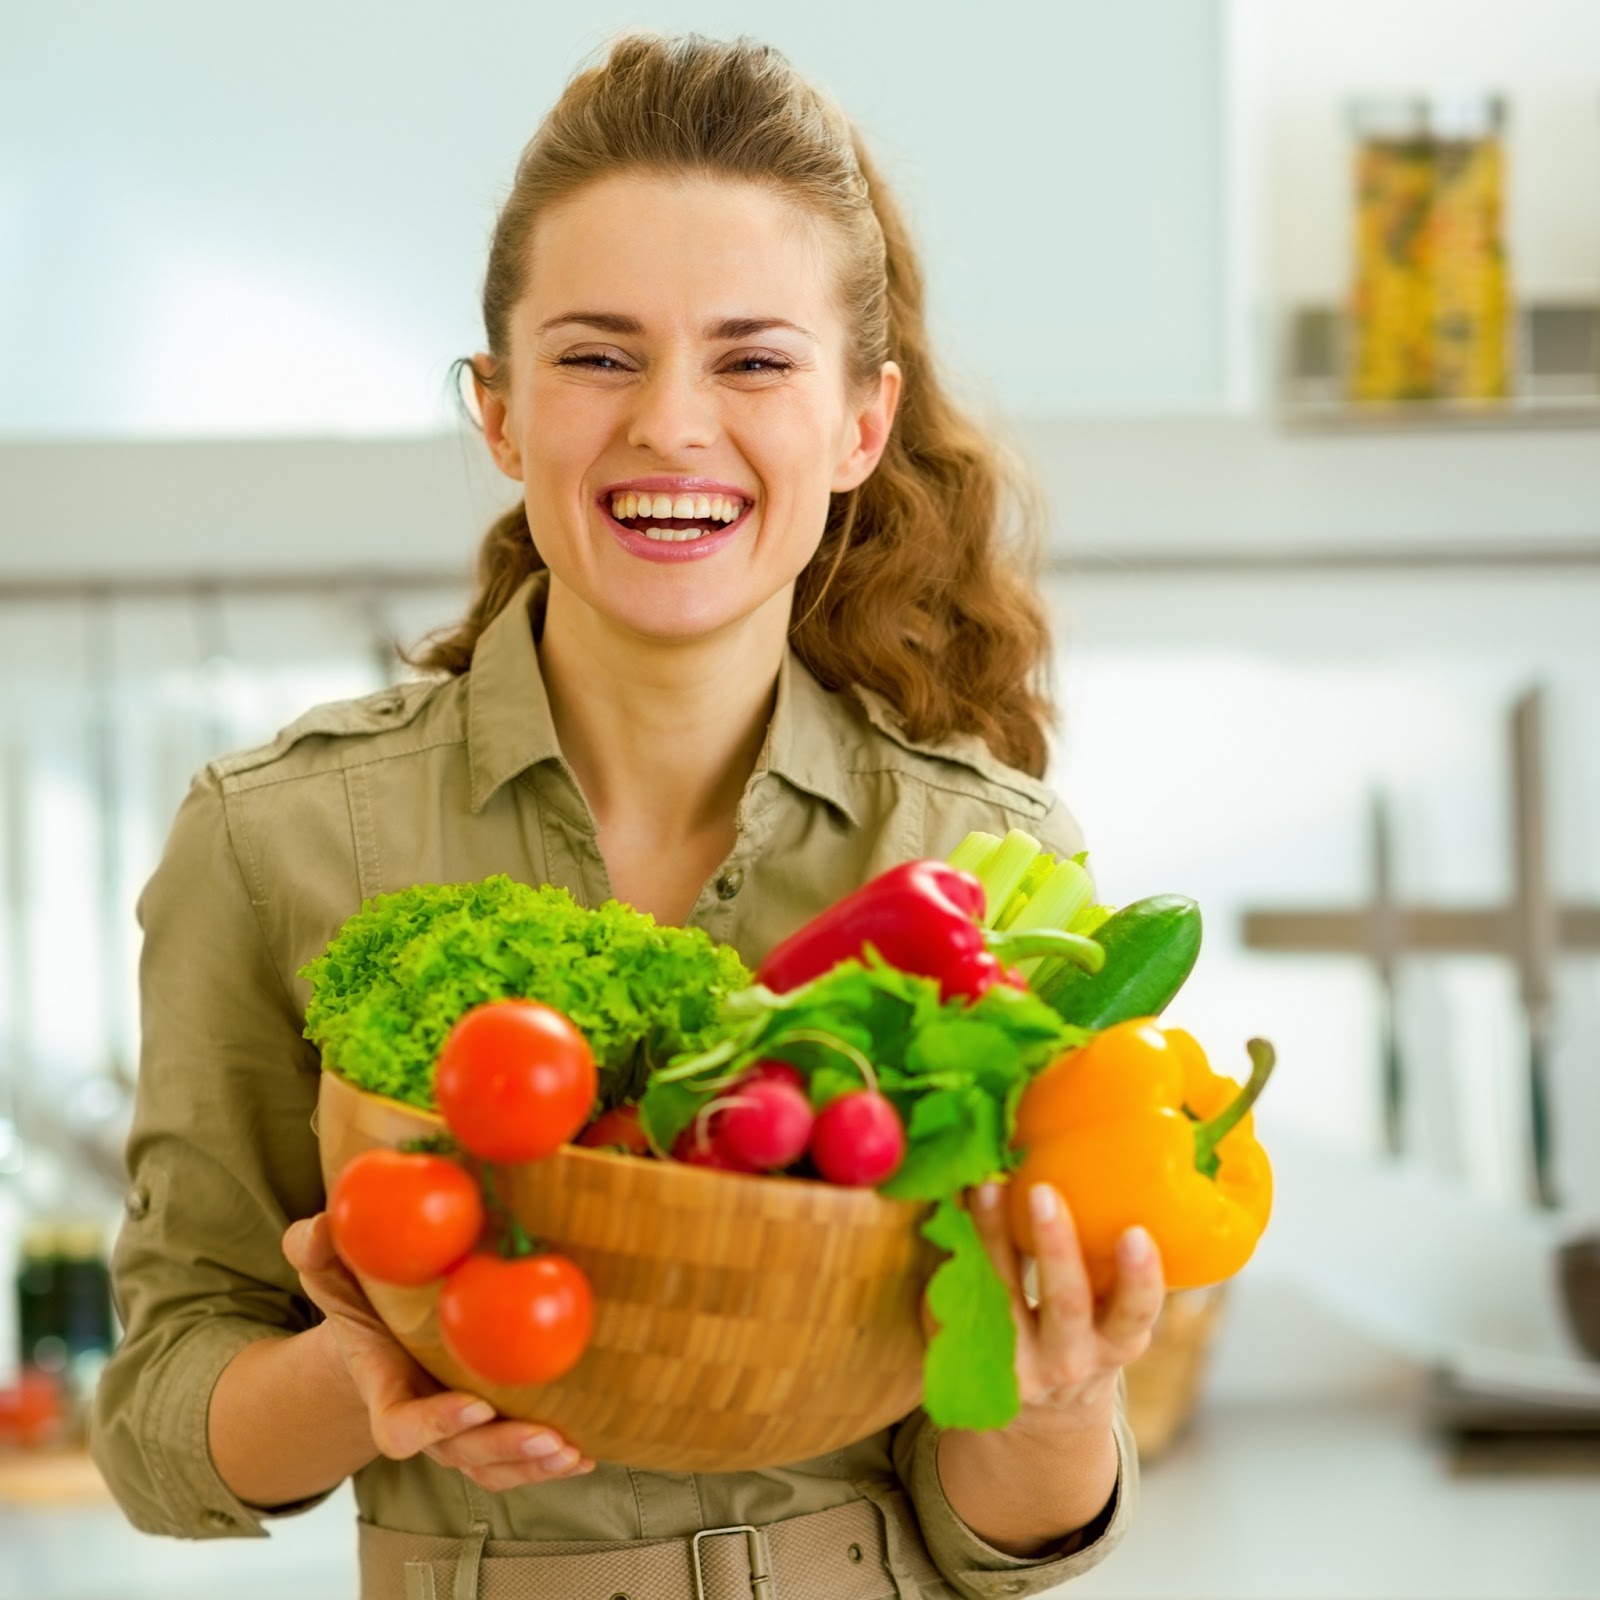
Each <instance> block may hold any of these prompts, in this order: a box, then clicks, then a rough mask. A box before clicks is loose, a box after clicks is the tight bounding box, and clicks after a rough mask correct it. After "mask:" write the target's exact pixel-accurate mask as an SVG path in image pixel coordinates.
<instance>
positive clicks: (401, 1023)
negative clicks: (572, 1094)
mask: <svg viewBox="0 0 1600 1600" xmlns="http://www.w3.org/2000/svg"><path fill="white" fill-rule="evenodd" d="M299 975H300V976H301V977H303V978H305V979H306V980H307V981H308V982H309V983H310V985H311V999H310V1002H309V1004H308V1005H307V1007H306V1022H305V1036H306V1038H308V1039H309V1040H311V1042H312V1043H313V1044H315V1045H316V1046H317V1047H318V1048H319V1049H320V1050H321V1052H322V1058H323V1062H324V1064H325V1065H326V1066H327V1067H329V1068H330V1069H331V1070H332V1071H334V1072H337V1073H338V1074H339V1075H340V1077H342V1078H345V1079H347V1080H348V1081H349V1082H351V1083H353V1084H354V1085H355V1086H356V1087H357V1088H360V1089H366V1090H369V1091H370V1092H372V1093H374V1094H381V1095H387V1096H389V1097H390V1098H391V1099H395V1100H403V1101H405V1102H407V1103H408V1104H410V1105H416V1106H422V1107H424V1108H427V1109H429V1110H431V1109H433V1106H434V1093H433V1073H434V1061H435V1059H436V1058H437V1056H438V1054H439V1050H440V1047H441V1046H442V1045H443V1044H444V1041H445V1038H446V1037H447V1036H448V1034H449V1032H450V1030H451V1028H452V1027H454V1026H455V1024H456V1022H457V1021H458V1020H459V1019H460V1018H461V1017H462V1016H463V1015H465V1013H466V1012H467V1011H469V1010H471V1008H472V1007H473V1006H476V1005H480V1004H482V1003H483V1002H484V1001H486V1000H502V999H507V998H520V999H529V1000H540V1001H543V1002H544V1003H545V1004H546V1005H549V1006H552V1007H554V1009H555V1010H557V1011H559V1012H561V1013H562V1014H563V1015H564V1016H566V1017H567V1018H568V1019H569V1020H570V1021H571V1022H572V1024H573V1025H574V1026H575V1027H576V1028H577V1029H578V1031H579V1032H580V1033H582V1034H583V1036H584V1038H585V1039H587V1040H588V1042H589V1048H590V1049H591V1050H592V1051H593V1052H594V1057H595V1063H596V1065H597V1067H598V1068H599V1072H600V1098H601V1102H602V1104H603V1105H605V1106H607V1107H610V1106H614V1105H618V1104H620V1103H621V1102H622V1101H623V1100H625V1099H630V1098H634V1097H636V1096H637V1095H638V1094H639V1093H640V1092H641V1091H642V1089H643V1087H644V1084H645V1081H646V1080H647V1078H648V1077H649V1074H650V1071H651V1069H652V1067H653V1066H654V1065H655V1064H657V1063H659V1062H663V1061H666V1060H667V1059H669V1058H670V1057H672V1056H674V1055H676V1054H679V1053H682V1052H685V1051H696V1050H701V1049H704V1048H705V1047H706V1046H707V1045H708V1044H709V1043H710V1042H712V1040H713V1039H714V1038H716V1037H718V1036H719V1030H718V1017H719V1006H720V1003H721V1001H722V999H723V997H724V996H726V995H728V994H731V993H733V992H735V991H737V990H739V989H742V988H745V987H746V986H748V985H749V983H750V981H751V976H750V973H749V971H748V969H747V968H746V967H745V965H744V963H743V962H742V961H740V959H739V957H738V955H737V953H736V952H735V951H734V950H733V949H732V948H731V947H729V946H727V945H719V944H715V943H713V941H712V940H711V938H710V937H709V936H708V935H707V934H706V933H705V932H704V931H703V930H701V929H699V928H671V927H663V926H661V925H660V924H658V923H657V922H656V920H655V918H654V917H652V916H650V915H649V914H648V913H646V912H642V911H635V910H634V909H633V908H632V907H631V906H626V905H623V904H622V903H621V902H619V901H616V900H609V901H607V902H606V903H605V904H604V905H603V906H601V907H599V908H598V909H597V910H594V911H590V910H587V909H585V908H584V907H582V906H580V905H578V903H577V902H576V901H575V900H574V899H573V898H572V896H571V895H570V894H569V893H568V892H567V891H566V890H565V889H559V888H556V887H554V886H552V885H549V884H546V885H543V886H541V887H539V888H534V887H533V886H531V885H529V884H525V883H518V882H516V881H515V880H513V879H511V878H508V877H506V876H505V875H504V874H499V875H496V876H494V877H490V878H484V879H482V880H480V881H478V882H476V883H449V884H418V885H416V886H415V887H413V888H409V889H402V890H400V891H399V892H398V893H395V894H385V895H377V896H374V897H373V898H371V899H369V900H367V901H365V902H364V903H363V904H362V907H361V909H360V910H359V911H358V912H356V914H355V915H354V916H352V917H351V918H349V920H348V921H346V922H345V924H344V925H343V926H342V927H341V928H340V929H339V931H338V933H337V934H336V935H335V936H334V938H333V940H332V941H331V942H330V943H329V945H328V947H327V949H326V950H325V951H324V952H323V953H322V954H321V955H320V956H318V957H317V958H316V959H315V960H314V961H311V962H309V963H308V964H307V965H306V966H305V967H303V968H302V969H301V971H300V974H299Z"/></svg>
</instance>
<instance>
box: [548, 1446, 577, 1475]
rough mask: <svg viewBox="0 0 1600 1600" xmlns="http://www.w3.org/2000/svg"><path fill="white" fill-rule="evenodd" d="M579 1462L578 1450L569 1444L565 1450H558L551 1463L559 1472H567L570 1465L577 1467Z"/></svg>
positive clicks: (551, 1458)
mask: <svg viewBox="0 0 1600 1600" xmlns="http://www.w3.org/2000/svg"><path fill="white" fill-rule="evenodd" d="M577 1464H578V1452H577V1451H576V1450H574V1449H572V1448H571V1446H568V1447H567V1448H566V1449H565V1450H561V1451H558V1452H557V1453H556V1454H555V1455H553V1456H551V1457H550V1465H551V1466H552V1467H554V1468H555V1469H556V1470H557V1471H558V1472H565V1471H566V1470H567V1468H568V1467H575V1466H577Z"/></svg>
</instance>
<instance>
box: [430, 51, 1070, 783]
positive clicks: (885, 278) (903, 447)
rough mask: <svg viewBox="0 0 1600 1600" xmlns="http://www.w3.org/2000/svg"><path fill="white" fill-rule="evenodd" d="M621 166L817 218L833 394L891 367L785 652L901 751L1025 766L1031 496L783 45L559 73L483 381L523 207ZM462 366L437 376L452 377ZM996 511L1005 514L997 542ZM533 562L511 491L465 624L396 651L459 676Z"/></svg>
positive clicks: (539, 135)
mask: <svg viewBox="0 0 1600 1600" xmlns="http://www.w3.org/2000/svg"><path fill="white" fill-rule="evenodd" d="M624 172H647V173H648V172H656V173H663V174H682V175H686V176H691V177H708V176H709V177H720V178H726V179H729V180H733V181H739V182H746V183H754V184H758V185H761V186H762V187H764V188H767V189H769V190H771V191H773V192H774V193H777V194H779V195H782V196H783V197H785V198H786V199H788V200H790V201H792V202H794V203H795V204H797V205H798V206H800V207H801V208H802V209H803V210H805V211H807V212H809V213H810V214H812V215H813V216H815V217H817V218H818V219H819V220H820V221H821V222H822V224H823V225H824V227H825V229H826V231H827V235H828V237H829V239H830V241H831V243H832V245H833V247H834V248H833V249H832V251H831V257H832V261H833V265H834V271H835V284H834V292H835V294H836V295H837V297H838V298H837V305H838V308H839V311H840V314H841V318H842V321H843V323H844V326H845V328H846V329H847V358H846V359H847V365H848V369H849V370H848V373H847V381H848V383H849V385H850V386H851V388H852V390H853V392H857V393H859V392H863V390H862V387H861V386H863V385H865V384H869V383H871V382H872V381H873V380H875V379H876V377H877V375H878V373H879V370H880V369H881V367H882V364H883V362H885V361H887V360H893V361H895V362H897V363H898V364H899V366H900V368H901V369H902V372H903V374H904V378H903V381H902V390H901V395H900V401H899V406H898V409H897V412H896V415H895V419H894V426H893V429H892V431H891V435H890V439H889V443H888V446H887V448H886V449H885V451H884V453H883V455H882V457H881V458H880V460H879V462H878V464H877V466H876V467H875V469H874V470H873V472H872V473H871V475H870V476H869V477H868V478H867V479H866V480H865V481H864V482H863V483H861V484H860V485H858V486H857V487H856V488H854V489H852V490H849V491H847V492H845V493H841V494H835V495H834V496H833V497H832V500H831V502H830V504H829V508H828V516H827V521H826V523H825V525H824V532H823V537H822V541H821V544H820V545H819V546H818V549H817V552H816V554H815V556H814V557H813V558H812V560H811V561H810V563H809V564H808V565H807V566H806V568H805V570H804V571H803V572H801V574H800V576H799V579H798V581H797V582H796V585H795V596H794V607H793V620H792V621H791V624H790V638H791V641H792V643H793V645H794V648H795V650H796V652H797V653H798V655H799V656H800V658H801V660H803V661H804V662H805V664H806V666H807V667H809V668H810V669H811V671H812V672H813V673H814V674H815V675H816V677H817V678H818V679H819V680H820V681H821V682H822V683H823V684H825V685H826V686H827V687H828V688H830V689H842V688H845V687H846V686H848V685H850V684H861V685H864V686H865V687H867V688H869V689H873V690H876V691H877V692H878V693H880V694H881V695H883V696H884V697H885V698H886V699H887V700H888V702H889V703H890V704H891V705H892V706H893V707H894V708H895V710H896V711H897V713H898V714H899V716H900V719H901V721H902V723H903V724H904V727H905V730H906V732H907V733H908V734H909V735H910V736H911V737H912V738H913V739H938V738H941V737H943V736H945V735H947V734H951V733H972V734H977V735H978V736H979V737H980V738H982V739H983V740H984V742H985V743H986V744H987V745H988V746H989V748H990V749H991V750H992V751H993V752H994V754H995V755H996V756H997V757H999V759H1000V760H1002V761H1004V762H1006V763H1007V764H1008V765H1010V766H1013V767H1018V768H1020V769H1022V770H1023V771H1025V772H1029V773H1031V774H1033V775H1034V776H1036V777H1037V776H1040V775H1042V773H1043V771H1044V767H1045V761H1046V756H1047V749H1046V728H1047V726H1048V725H1049V724H1050V723H1052V722H1053V721H1054V720H1055V713H1054V708H1053V706H1052V704H1051V702H1050V699H1049V697H1048V681H1049V649H1050V637H1049V630H1048V627H1047V624H1046V620H1045V611H1044V606H1043V603H1042V601H1041V599H1040V597H1039V595H1038V593H1037V588H1036V582H1035V579H1036V573H1037V559H1038V556H1037V552H1038V549H1039V544H1040V534H1041V531H1042V528H1043V525H1044V518H1045V513H1044V500H1043V496H1042V494H1041V493H1040V491H1039V489H1038V487H1037V484H1036V483H1035V481H1034V480H1033V479H1032V477H1031V476H1030V475H1029V473H1028V472H1027V470H1026V468H1025V467H1024V466H1023V464H1022V461H1021V459H1020V457H1019V456H1018V455H1017V454H1016V453H1015V452H1014V451H1012V450H1011V449H1010V448H1008V447H1007V446H1004V445H1002V444H1001V443H1000V442H999V441H998V440H997V439H996V438H994V437H993V436H992V435H991V434H989V433H986V432H985V431H984V430H983V429H981V428H980V427H979V426H977V425H976V424H975V423H974V422H973V421H972V420H971V419H970V418H969V417H968V416H966V415H964V414H963V413H962V411H961V410H959V409H958V408H957V407H956V406H955V405H954V404H953V403H952V402H951V400H950V398H949V397H948V395H947V394H946V392H945V390H944V387H943V386H942V385H941V383H940V380H939V375H938V372H937V371H936V367H935V362H934V356H933V351H932V348H931V346H930V343H929V338H928V330H927V325H926V318H925V314H924V309H923V281H922V271H921V268H920V266H919V264H918V261H917V256H916V251H915V249H914V248H913V245H912V242H911V236H910V234H909V232H908V230H907V228H906V224H905V220H904V218H903V217H902V216H901V213H900V209H899V207H898V206H897V205H896V204H895V202H894V200H893V198H892V197H891V196H890V194H889V191H888V189H887V188H886V186H885V185H884V182H883V180H882V178H881V177H880V175H879V173H878V171H877V168H876V167H875V165H874V164H873V162H872V161H871V159H870V158H869V156H868V154H867V151H866V149H865V148H864V146H863V144H862V141H861V139H860V137H859V136H858V135H857V133H856V131H855V129H854V128H853V126H852V125H851V123H850V121H849V119H848V118H847V117H846V116H845V115H844V113H843V112H842V111H841V110H840V109H839V107H838V106H837V105H836V104H835V103H834V102H833V101H832V100H831V99H830V98H829V97H828V96H827V95H826V94H824V93H822V92H821V91H819V90H818V89H816V88H815V87H814V86H812V85H811V84H809V83H807V82H806V81H805V79H803V78H802V77H801V76H800V75H799V73H797V72H796V70H795V69H794V67H793V66H792V65H791V64H790V62H789V61H788V60H787V58H786V57H784V56H783V55H782V54H781V53H780V52H778V51H777V50H775V49H773V48H772V47H770V46H768V45H764V44H760V43H758V42H756V41H754V40H752V39H749V38H747V37H742V36H741V37H740V38H738V39H734V40H732V41H726V42H725V41H719V40H712V39H707V38H705V37H703V36H702V35H699V34H687V35H683V36H680V37H676V38H669V37H665V36H662V35H658V34H653V33H638V32H631V33H628V34H624V35H622V36H620V37H618V38H615V39H614V40H613V41H612V43H611V50H610V55H609V57H608V59H607V60H606V61H605V62H604V63H603V64H602V65H600V66H595V67H590V68H588V69H586V70H584V71H582V72H580V73H578V74H577V75H576V76H575V77H574V78H573V79H572V81H571V82H570V83H569V84H568V85H567V87H566V89H565V91H564V92H563V93H562V96H561V98H560V99H559V100H558V101H557V102H556V104H555V106H554V107H553V108H552V109H551V111H550V112H549V114H548V115H547V116H546V117H545V119H544V121H543V123H542V124H541V126H540V127H539V129H538V131H537V132H536V133H535V135H534V136H533V138H532V139H531V140H530V141H529V143H528V145H527V146H526V148H525V149H524V150H523V152H522V156H521V159H520V161H519V162H518V164H517V172H516V178H515V181H514V183H513V186H512V189H511V193H510V196H509V197H508V199H507V200H506V202H505V204H504V206H503V207H502V208H501V211H500V215H499V218H498V221H497V222H496V225H495V230H494V236H493V240H492V242H491V244H490V248H489V262H488V267H487V270H486V273H485V278H484V289H483V320H484V328H485V331H486V334H487V339H488V346H489V354H490V356H491V358H492V359H493V361H494V363H495V371H494V372H493V373H491V374H483V375H482V376H483V378H484V381H485V382H486V383H487V384H490V385H491V386H492V385H494V384H495V383H498V382H502V381H503V379H502V377H501V374H503V372H504V371H505V363H506V358H507V355H508V353H509V333H510V323H511V315H512V311H513V309H514V307H515V306H516V305H517V303H518V301H519V300H520V299H521V297H522V294H523V292H524V289H525V282H526V267H527V263H528V260H529V247H530V239H531V235H532V234H533V231H534V229H535V227H536V225H537V222H538V219H539V217H540V216H541V214H542V213H543V212H544V211H545V209H546V208H547V207H550V206H553V205H555V204H557V203H559V202H560V201H562V200H564V199H566V198H568V197H570V196H572V195H573V194H575V193H576V192H577V191H579V190H580V189H582V188H583V187H584V186H585V185H587V184H590V183H593V182H595V181H597V180H599V179H602V178H607V177H611V176H614V175H617V174H619V173H624ZM466 359H467V358H465V357H463V358H461V360H460V361H458V362H457V363H455V365H454V366H453V367H452V375H453V377H454V378H455V379H456V381H457V382H458V383H459V377H460V368H461V366H462V365H464V364H465V362H466ZM458 393H459V389H458ZM1007 509H1013V510H1015V512H1016V513H1017V514H1018V516H1019V524H1018V527H1017V529H1016V532H1015V536H1014V537H1011V538H1008V537H1007V536H1006V533H1005V531H1004V530H1003V529H1002V527H1001V517H1002V513H1003V512H1005V511H1006V510H1007ZM543 564H544V563H543V561H542V559H541V558H540V556H539V554H538V552H537V550H536V549H535V548H534V544H533V539H532V536H531V534H530V531H529V528H528V521H527V512H526V508H525V507H524V506H523V504H522V503H521V502H520V501H519V503H518V504H517V505H516V506H514V507H513V508H512V509H511V510H509V511H507V512H506V513H505V514H504V515H503V516H501V517H500V518H499V519H497V520H496V522H495V523H494V524H493V526H492V527H491V528H490V529H489V531H488V534H487V536H486V537H485V538H484V541H483V545H482V548H481V550H480V552H479V556H478V578H477V593H476V595H475V597H474V599H473V601H472V604H471V607H470V609H469V611H468V614H467V616H466V617H465V619H464V620H463V621H462V622H461V623H460V624H459V625H457V626H456V627H454V628H453V629H447V630H443V631H442V632H441V633H440V634H436V635H434V636H432V638H431V640H425V641H424V646H426V648H425V649H422V650H420V651H419V653H418V654H416V655H415V656H411V657H407V659H408V660H410V661H411V663H412V664H413V665H414V666H419V667H425V668H432V669H436V670H443V671H446V672H452V673H460V672H464V671H466V670H467V668H468V666H469V665H470V664H471V659H472V651H473V647H474V646H475V645H476V643H477V640H478V636H479V635H480V634H481V633H482V632H483V630H484V628H485V627H486V626H487V625H488V623H489V622H490V620H491V619H492V618H493V617H494V616H495V615H496V614H497V613H498V612H499V611H501V610H502V609H503V608H504V606H505V605H506V603H507V602H508V601H509V600H510V598H511V596H512V594H513V593H514V592H515V591H516V589H517V587H518V585H519V584H520V583H521V582H522V581H523V580H524V579H525V578H526V577H527V576H528V575H529V574H530V573H532V572H534V571H536V570H538V569H539V568H540V567H541V566H543Z"/></svg>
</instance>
